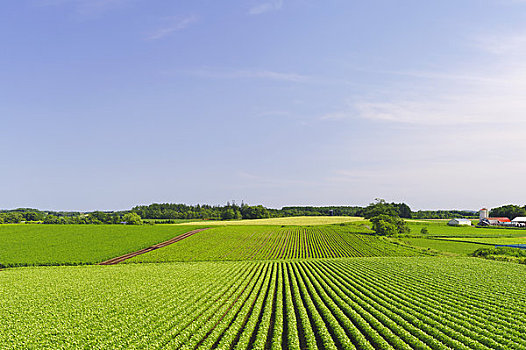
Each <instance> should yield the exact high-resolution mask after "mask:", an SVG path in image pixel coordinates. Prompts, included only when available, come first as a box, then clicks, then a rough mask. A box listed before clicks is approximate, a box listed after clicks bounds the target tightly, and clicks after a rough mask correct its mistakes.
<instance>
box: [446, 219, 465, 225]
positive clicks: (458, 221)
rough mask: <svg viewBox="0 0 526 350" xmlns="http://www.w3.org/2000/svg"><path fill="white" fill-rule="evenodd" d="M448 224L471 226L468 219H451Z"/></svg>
mask: <svg viewBox="0 0 526 350" xmlns="http://www.w3.org/2000/svg"><path fill="white" fill-rule="evenodd" d="M447 224H448V225H449V226H471V220H469V219H452V220H450V221H449V222H448V223H447Z"/></svg>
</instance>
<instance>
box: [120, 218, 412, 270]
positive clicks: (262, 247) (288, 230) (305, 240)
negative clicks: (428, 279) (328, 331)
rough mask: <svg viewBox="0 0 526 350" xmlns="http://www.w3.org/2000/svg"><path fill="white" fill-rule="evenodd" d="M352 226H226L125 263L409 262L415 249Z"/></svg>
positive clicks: (204, 232)
mask: <svg viewBox="0 0 526 350" xmlns="http://www.w3.org/2000/svg"><path fill="white" fill-rule="evenodd" d="M364 231H365V232H366V231H369V230H367V229H364V228H361V227H360V226H355V225H344V226H340V225H330V226H316V227H304V226H288V227H280V226H231V227H230V226H227V227H216V228H212V229H210V230H206V231H203V232H199V233H197V234H195V235H193V236H191V237H189V238H186V239H184V240H183V241H181V242H178V243H177V244H173V245H170V246H168V247H165V248H163V249H159V250H156V251H153V252H150V253H148V254H144V255H139V256H137V257H135V258H132V259H130V260H127V262H166V261H202V260H269V259H312V258H339V257H358V256H412V255H418V254H419V253H418V251H417V250H415V249H410V248H406V247H403V246H400V245H396V244H393V243H391V242H390V241H389V240H387V239H385V238H381V237H375V236H372V235H368V234H357V232H364Z"/></svg>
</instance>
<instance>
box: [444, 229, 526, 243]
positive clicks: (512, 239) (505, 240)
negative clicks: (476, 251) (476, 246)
mask: <svg viewBox="0 0 526 350" xmlns="http://www.w3.org/2000/svg"><path fill="white" fill-rule="evenodd" d="M524 233H526V232H524ZM449 239H451V240H455V241H469V242H475V243H483V244H491V245H496V244H526V236H522V237H518V236H517V237H469V238H466V237H451V238H449Z"/></svg>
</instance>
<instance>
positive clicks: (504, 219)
mask: <svg viewBox="0 0 526 350" xmlns="http://www.w3.org/2000/svg"><path fill="white" fill-rule="evenodd" d="M488 220H497V221H500V222H511V220H510V219H508V218H488Z"/></svg>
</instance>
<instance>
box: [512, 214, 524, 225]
mask: <svg viewBox="0 0 526 350" xmlns="http://www.w3.org/2000/svg"><path fill="white" fill-rule="evenodd" d="M511 223H512V225H513V226H517V227H524V226H526V217H524V216H517V217H516V218H515V219H513V220H511Z"/></svg>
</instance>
